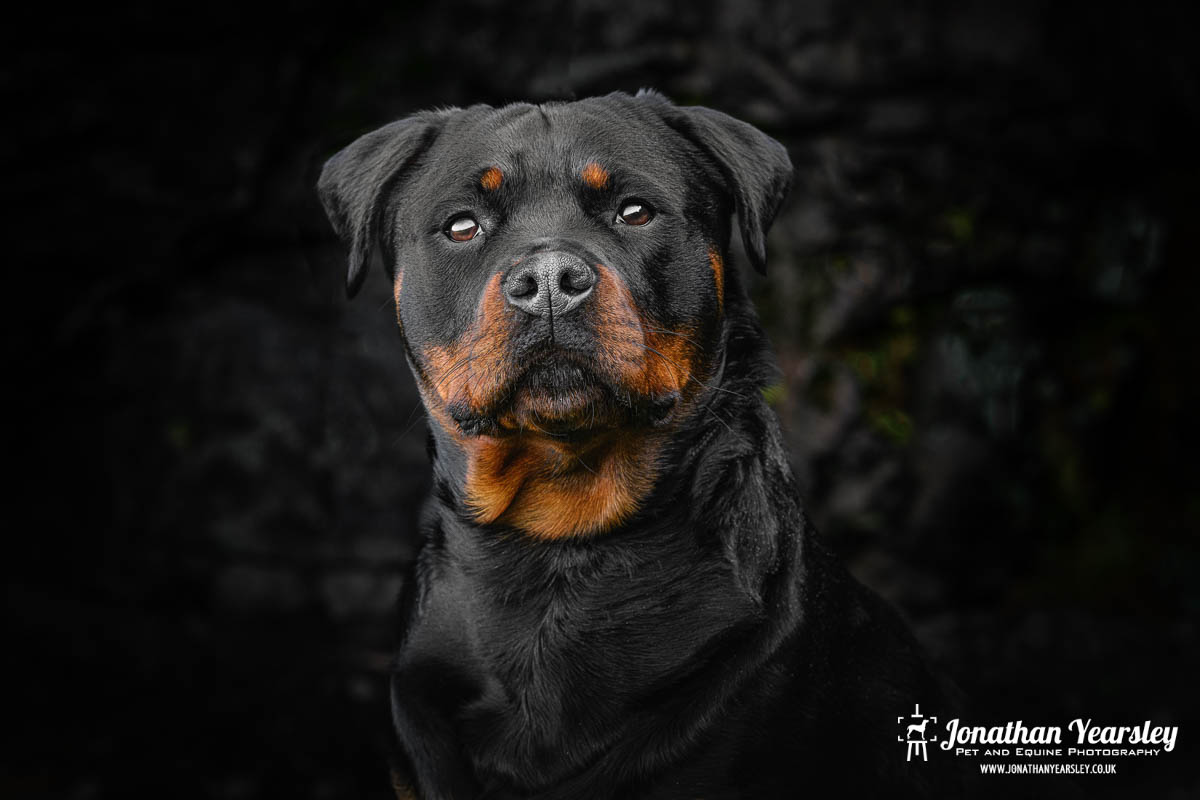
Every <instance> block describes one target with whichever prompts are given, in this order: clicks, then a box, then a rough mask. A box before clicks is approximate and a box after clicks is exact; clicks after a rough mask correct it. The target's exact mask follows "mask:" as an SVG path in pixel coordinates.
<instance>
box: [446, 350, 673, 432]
mask: <svg viewBox="0 0 1200 800" xmlns="http://www.w3.org/2000/svg"><path fill="white" fill-rule="evenodd" d="M597 367H598V365H597V364H596V362H595V361H594V359H593V360H589V359H587V358H585V357H584V356H582V355H581V354H577V353H574V352H572V351H569V350H561V349H554V350H548V351H545V352H543V353H541V354H539V355H538V356H537V357H535V358H532V359H530V360H529V364H528V366H527V367H525V368H524V369H522V370H515V371H514V375H513V378H512V379H511V380H510V381H508V382H507V383H506V385H505V386H504V387H503V388H502V390H501V391H499V392H497V394H496V400H495V401H494V402H493V403H492V404H490V407H488V408H486V409H472V408H469V407H468V406H466V405H465V404H455V405H452V406H451V408H450V414H451V416H452V417H453V418H454V421H455V422H456V423H457V424H458V426H459V428H460V429H461V430H462V431H463V433H466V434H468V435H478V434H486V435H492V436H497V435H506V434H515V433H532V434H537V433H541V434H545V435H548V436H553V437H556V438H561V439H585V438H589V437H591V436H594V435H596V434H598V433H602V432H604V431H609V430H612V429H615V428H623V427H629V426H631V425H646V426H657V425H661V424H663V423H664V422H665V421H666V420H667V419H668V418H669V417H670V415H671V412H672V411H673V410H674V409H675V406H676V405H677V403H678V401H679V395H678V393H672V394H670V395H668V396H664V397H643V396H638V395H637V394H635V393H632V392H630V391H629V390H628V389H626V388H624V387H622V386H620V385H618V384H616V383H614V382H612V381H611V380H609V379H608V378H607V377H606V376H605V375H604V374H603V372H602V371H601V370H600V369H598V368H597Z"/></svg>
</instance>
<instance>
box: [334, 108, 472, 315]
mask: <svg viewBox="0 0 1200 800" xmlns="http://www.w3.org/2000/svg"><path fill="white" fill-rule="evenodd" d="M448 113H450V112H447V111H442V112H423V113H420V114H415V115H413V116H411V117H407V118H405V119H402V120H399V121H397V122H393V123H391V124H390V125H385V126H383V127H382V128H380V129H379V130H376V131H372V132H371V133H368V134H366V135H364V136H361V137H359V138H358V139H356V140H355V141H354V142H352V143H351V144H350V145H349V146H347V147H346V148H345V149H344V150H342V151H341V152H339V153H338V154H337V155H335V156H334V157H333V158H331V159H329V160H328V161H326V162H325V167H324V169H322V170H321V177H320V178H319V179H318V180H317V192H318V194H319V195H320V197H321V204H322V205H323V206H325V213H326V214H327V215H328V216H329V221H330V222H331V223H332V224H333V229H334V230H335V231H336V232H337V234H338V236H339V237H341V239H342V241H343V242H345V243H346V246H347V247H348V248H349V254H348V256H347V261H348V262H349V268H348V270H347V272H346V295H347V296H348V297H353V296H354V295H355V294H356V293H357V292H358V289H359V287H360V286H361V285H362V282H363V278H364V277H365V276H366V266H367V264H368V262H370V260H371V252H372V250H373V248H374V247H375V245H376V239H377V237H378V235H379V232H378V223H379V216H380V213H381V211H382V208H383V206H384V201H385V199H386V198H387V196H388V193H389V191H390V190H391V189H392V187H393V186H395V184H396V182H397V181H399V180H402V178H403V176H404V174H405V173H406V172H407V171H408V170H409V169H410V168H411V167H412V166H413V164H414V162H415V161H416V160H417V159H418V158H419V157H420V156H421V154H422V153H424V152H425V150H426V149H428V147H429V145H430V144H432V142H433V140H434V139H435V138H436V137H437V134H438V132H439V130H440V129H441V126H442V124H443V122H444V120H445V117H446V116H447V114H448Z"/></svg>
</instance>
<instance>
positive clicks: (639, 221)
mask: <svg viewBox="0 0 1200 800" xmlns="http://www.w3.org/2000/svg"><path fill="white" fill-rule="evenodd" d="M652 219H654V209H653V208H651V207H650V204H649V203H644V202H642V201H641V200H628V201H626V202H625V203H624V204H623V205H622V206H621V211H620V213H619V214H617V222H622V223H624V224H626V225H645V224H646V223H647V222H649V221H650V220H652Z"/></svg>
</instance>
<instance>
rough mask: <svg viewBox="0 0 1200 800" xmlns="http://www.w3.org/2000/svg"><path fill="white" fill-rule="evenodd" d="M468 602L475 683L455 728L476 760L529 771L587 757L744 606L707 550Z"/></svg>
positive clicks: (569, 765)
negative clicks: (689, 558)
mask: <svg viewBox="0 0 1200 800" xmlns="http://www.w3.org/2000/svg"><path fill="white" fill-rule="evenodd" d="M473 612H474V613H473V614H472V617H473V619H472V621H471V622H472V636H471V639H472V641H473V642H474V647H475V649H476V653H475V656H476V663H477V664H479V665H480V666H481V668H482V673H483V674H482V676H481V680H482V687H481V688H482V691H481V693H480V695H479V697H478V699H477V700H476V701H475V702H473V703H471V704H470V705H469V706H468V707H467V708H466V709H464V716H463V730H464V739H465V740H466V742H467V744H468V750H469V751H470V752H471V755H472V757H473V759H474V760H475V762H476V766H477V767H479V768H482V769H484V770H487V769H489V768H494V769H499V770H503V769H504V768H506V767H507V768H509V769H511V766H512V765H514V764H523V765H530V768H531V773H530V774H531V775H532V774H533V770H536V771H537V772H538V773H539V774H553V773H561V774H567V773H569V772H571V771H573V770H574V769H576V768H577V767H578V766H579V765H581V764H584V763H586V762H587V761H588V760H590V759H591V758H592V757H593V756H594V755H595V753H597V752H598V751H600V750H602V749H604V748H605V747H607V746H608V745H609V744H611V743H612V741H614V740H615V739H616V738H618V737H619V736H620V735H621V733H622V730H623V725H624V723H625V721H627V720H629V719H631V718H634V717H635V716H636V715H638V714H639V713H640V712H644V711H645V710H647V709H648V708H651V707H653V706H654V705H655V703H656V702H658V701H659V700H660V699H661V697H662V696H663V695H664V694H665V693H667V692H669V690H670V686H671V684H672V682H673V681H674V680H677V679H681V678H682V677H683V676H684V675H686V674H688V673H689V672H690V671H691V670H693V669H694V668H696V666H697V664H696V661H695V655H696V653H697V652H698V651H699V650H701V649H702V648H703V647H704V645H705V643H706V642H708V641H710V640H711V639H712V638H713V637H714V636H717V635H719V634H720V633H721V632H723V631H725V630H727V629H728V628H729V627H730V626H732V625H734V624H736V623H738V622H739V621H741V620H744V619H745V617H746V615H747V614H748V613H752V612H751V609H750V607H749V603H748V601H746V600H745V599H744V598H743V597H742V596H741V595H740V594H739V593H738V592H737V590H736V588H735V585H734V582H733V581H732V579H731V578H730V576H729V574H728V572H727V569H726V568H725V566H724V565H723V564H722V563H721V562H718V561H711V560H704V561H700V562H697V563H686V562H684V561H683V560H675V561H674V563H670V564H662V563H656V564H649V565H647V564H643V565H641V566H640V567H639V568H635V569H630V570H627V571H616V570H613V571H609V570H597V571H594V572H590V573H586V574H584V573H575V574H570V575H566V574H565V575H562V576H559V577H556V578H553V579H549V580H546V581H545V582H544V583H543V584H542V585H541V586H539V587H538V588H537V591H532V592H529V593H526V594H523V595H522V596H521V597H520V598H519V599H514V598H513V597H511V596H504V595H501V596H500V597H495V596H494V593H493V592H491V591H489V590H488V589H487V588H485V587H479V591H478V592H476V593H475V602H474V603H473Z"/></svg>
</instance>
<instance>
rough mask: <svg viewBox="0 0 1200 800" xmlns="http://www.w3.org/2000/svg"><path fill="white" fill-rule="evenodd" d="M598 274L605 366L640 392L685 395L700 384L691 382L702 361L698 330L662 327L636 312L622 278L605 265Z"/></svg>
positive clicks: (600, 337)
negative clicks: (697, 338)
mask: <svg viewBox="0 0 1200 800" xmlns="http://www.w3.org/2000/svg"><path fill="white" fill-rule="evenodd" d="M596 272H597V273H598V275H599V280H598V281H597V282H596V288H595V294H594V303H595V308H596V313H597V315H598V318H597V325H596V328H597V339H598V340H599V345H600V348H599V349H600V353H601V356H602V359H603V361H604V362H605V363H604V365H605V366H607V367H608V368H609V369H611V370H612V371H613V372H614V373H615V374H616V376H617V378H618V380H619V381H620V382H621V383H622V384H623V385H624V386H626V387H628V388H629V389H630V390H631V391H633V392H635V393H637V394H643V395H664V394H669V393H671V392H679V393H680V394H681V395H685V396H686V395H688V394H689V393H690V390H694V389H696V388H698V385H697V383H696V382H695V381H693V380H692V375H693V373H694V371H695V368H696V363H697V362H698V361H699V360H700V359H699V356H700V353H699V352H698V350H697V345H696V344H695V342H696V332H695V331H694V330H692V329H690V328H680V329H678V330H668V329H666V328H662V327H661V326H659V325H658V324H657V323H655V322H654V321H653V320H652V319H650V318H648V317H647V316H645V315H644V314H642V313H641V312H640V311H639V310H638V308H637V304H636V302H635V301H634V299H633V295H632V294H630V292H629V288H628V287H627V286H626V285H625V282H624V281H623V280H621V279H620V278H619V277H617V276H616V275H615V274H614V273H613V272H612V271H611V270H610V269H608V268H607V267H605V266H604V265H603V264H597V265H596Z"/></svg>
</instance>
